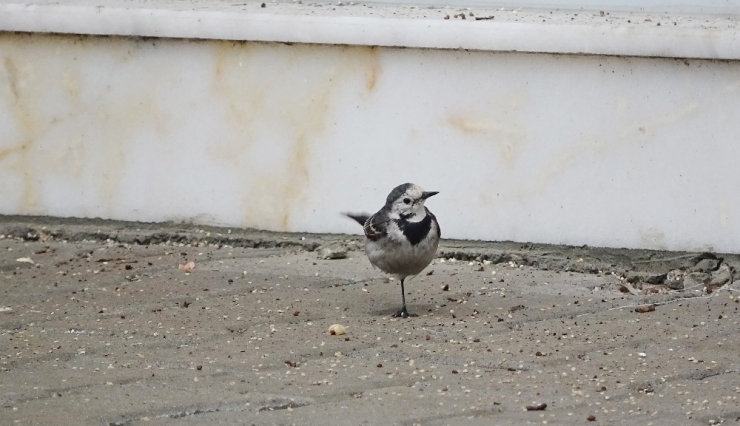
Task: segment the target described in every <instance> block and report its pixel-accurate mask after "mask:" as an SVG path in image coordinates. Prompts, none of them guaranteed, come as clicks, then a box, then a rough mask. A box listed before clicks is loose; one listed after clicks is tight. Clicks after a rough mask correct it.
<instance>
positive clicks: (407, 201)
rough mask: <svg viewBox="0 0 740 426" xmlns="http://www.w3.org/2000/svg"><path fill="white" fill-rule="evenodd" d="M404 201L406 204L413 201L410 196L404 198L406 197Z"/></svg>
mask: <svg viewBox="0 0 740 426" xmlns="http://www.w3.org/2000/svg"><path fill="white" fill-rule="evenodd" d="M403 202H404V203H406V204H410V203H411V199H409V198H404V199H403Z"/></svg>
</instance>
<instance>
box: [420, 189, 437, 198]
mask: <svg viewBox="0 0 740 426" xmlns="http://www.w3.org/2000/svg"><path fill="white" fill-rule="evenodd" d="M437 194H439V192H438V191H424V192H422V193H421V199H422V200H426V199H427V198H429V197H431V196H432V195H437Z"/></svg>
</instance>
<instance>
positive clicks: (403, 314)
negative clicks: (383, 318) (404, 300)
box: [393, 306, 418, 318]
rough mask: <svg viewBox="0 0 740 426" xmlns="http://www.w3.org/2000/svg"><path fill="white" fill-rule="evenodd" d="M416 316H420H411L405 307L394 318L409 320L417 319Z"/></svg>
mask: <svg viewBox="0 0 740 426" xmlns="http://www.w3.org/2000/svg"><path fill="white" fill-rule="evenodd" d="M416 316H418V315H416V314H410V313H409V311H407V310H406V306H404V307H403V308H401V310H399V311H398V312H396V313H395V314H393V317H394V318H408V317H416Z"/></svg>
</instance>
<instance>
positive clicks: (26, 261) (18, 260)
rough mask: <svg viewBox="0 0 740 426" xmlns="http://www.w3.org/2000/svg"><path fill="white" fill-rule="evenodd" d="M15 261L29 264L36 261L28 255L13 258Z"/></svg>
mask: <svg viewBox="0 0 740 426" xmlns="http://www.w3.org/2000/svg"><path fill="white" fill-rule="evenodd" d="M15 261H16V262H21V263H30V264H31V265H35V264H36V263H35V262H34V261H33V260H32V259H31V258H30V257H20V258H18V259H16V260H15Z"/></svg>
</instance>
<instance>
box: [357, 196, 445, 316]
mask: <svg viewBox="0 0 740 426" xmlns="http://www.w3.org/2000/svg"><path fill="white" fill-rule="evenodd" d="M438 193H439V192H438V191H424V190H423V189H421V187H420V186H419V185H415V184H413V183H404V184H402V185H398V186H397V187H395V188H393V190H392V191H391V192H390V194H388V197H387V198H386V200H385V205H384V206H383V207H382V208H381V209H380V210H378V211H377V213H375V214H373V215H369V214H365V213H343V214H344V215H345V216H347V217H349V218H351V219H354V220H355V221H356V222H357V223H359V224H360V225H362V228H363V230H364V232H365V254H366V255H367V257H368V259H369V260H370V263H371V264H372V265H373V266H375V267H377V268H378V269H380V270H381V271H383V272H385V273H387V274H390V275H393V276H395V277H396V279H398V280H400V281H401V302H402V305H401V309H400V310H399V311H398V312H396V314H395V315H393V316H394V317H401V318H408V317H409V316H415V315H409V312H408V310H407V309H406V292H405V290H404V281H406V280H407V279H408V278H409V277H413V276H416V275H418V274H419V273H420V272H421V271H423V270H424V268H426V267H427V266H428V265H429V264H430V263H431V262H432V260H433V259H434V256H435V254H436V253H437V247H438V246H439V239H440V237H441V236H442V231H441V229H440V227H439V222H437V218H436V217H435V216H434V214H432V212H431V211H429V209H428V208H426V206H424V202H425V201H426V200H427V199H428V198H429V197H431V196H433V195H437V194H438Z"/></svg>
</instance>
